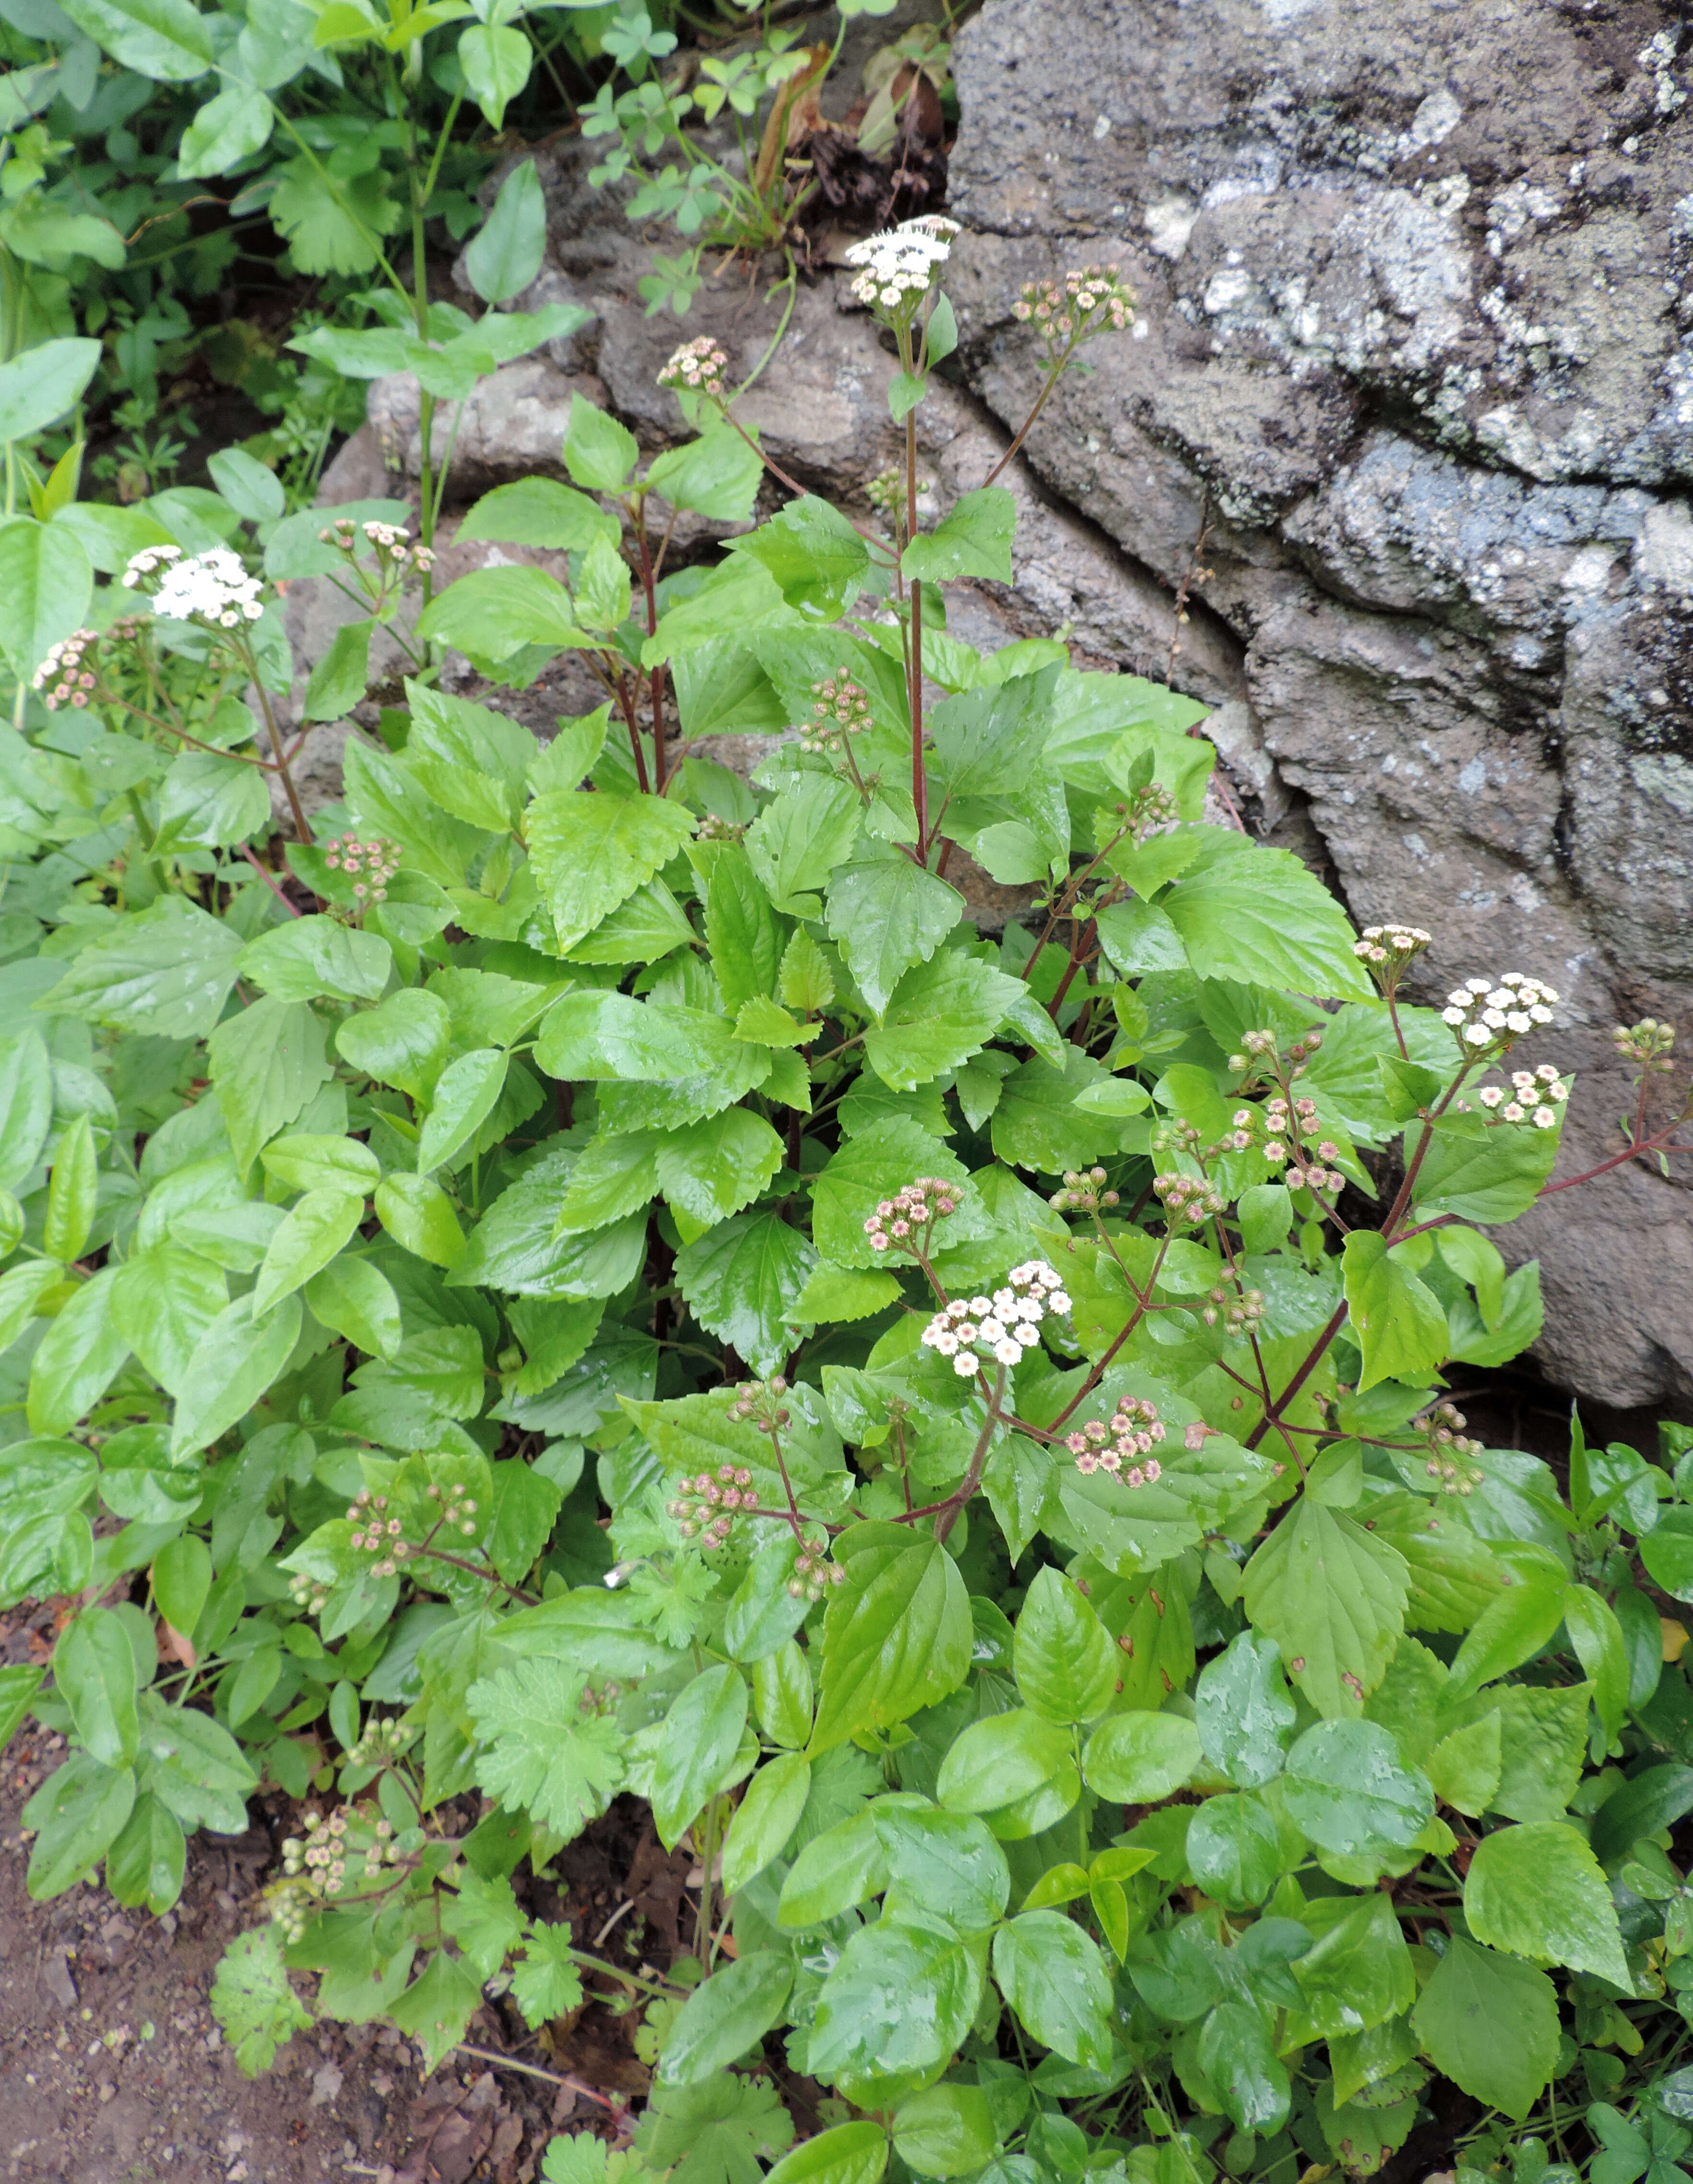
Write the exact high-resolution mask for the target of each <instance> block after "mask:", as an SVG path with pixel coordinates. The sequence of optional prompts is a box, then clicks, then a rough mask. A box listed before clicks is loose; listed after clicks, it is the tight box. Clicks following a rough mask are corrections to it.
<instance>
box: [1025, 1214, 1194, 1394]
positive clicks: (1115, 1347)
mask: <svg viewBox="0 0 1693 2184" xmlns="http://www.w3.org/2000/svg"><path fill="white" fill-rule="evenodd" d="M1169 1248H1170V1239H1169V1237H1168V1236H1166V1237H1165V1239H1164V1240H1163V1242H1162V1243H1161V1244H1160V1245H1159V1246H1158V1256H1157V1257H1156V1259H1155V1260H1154V1261H1153V1262H1152V1267H1151V1271H1150V1273H1148V1275H1147V1277H1146V1288H1145V1290H1144V1292H1143V1291H1142V1290H1140V1289H1139V1286H1138V1285H1137V1284H1136V1282H1135V1280H1134V1277H1133V1275H1132V1274H1131V1273H1129V1271H1128V1268H1127V1267H1123V1275H1124V1279H1126V1280H1127V1281H1128V1285H1129V1287H1130V1289H1131V1290H1133V1291H1134V1298H1135V1305H1134V1310H1133V1312H1131V1313H1130V1315H1129V1318H1128V1325H1127V1326H1125V1327H1124V1328H1123V1329H1122V1332H1121V1334H1117V1335H1115V1336H1113V1338H1112V1340H1111V1346H1110V1348H1109V1349H1107V1350H1106V1351H1105V1354H1104V1355H1103V1356H1102V1357H1101V1358H1100V1362H1099V1363H1098V1364H1097V1365H1095V1366H1094V1368H1093V1370H1092V1371H1091V1372H1090V1373H1089V1375H1088V1377H1087V1379H1085V1380H1083V1383H1082V1385H1081V1386H1080V1387H1079V1388H1078V1390H1076V1392H1075V1394H1074V1395H1073V1396H1072V1397H1071V1398H1070V1400H1069V1401H1068V1402H1067V1403H1066V1405H1065V1406H1064V1407H1063V1409H1062V1410H1061V1412H1059V1413H1058V1416H1057V1417H1056V1418H1055V1419H1054V1420H1053V1421H1052V1424H1051V1427H1050V1431H1051V1432H1053V1433H1056V1432H1057V1430H1058V1429H1059V1428H1060V1426H1061V1425H1062V1424H1064V1422H1065V1420H1066V1418H1069V1417H1070V1416H1071V1415H1072V1413H1073V1412H1076V1411H1078V1410H1079V1409H1080V1408H1081V1407H1082V1405H1083V1403H1084V1402H1086V1401H1087V1400H1088V1398H1089V1396H1091V1395H1092V1394H1093V1392H1094V1389H1095V1388H1097V1387H1098V1386H1099V1385H1100V1381H1101V1380H1102V1379H1104V1378H1105V1373H1106V1370H1107V1368H1109V1367H1110V1364H1111V1360H1112V1358H1113V1357H1116V1356H1117V1352H1118V1351H1119V1350H1121V1349H1122V1346H1123V1344H1124V1343H1125V1342H1127V1341H1128V1338H1129V1336H1130V1335H1131V1334H1133V1332H1134V1330H1135V1329H1136V1328H1137V1327H1139V1324H1140V1323H1141V1321H1142V1320H1143V1319H1144V1318H1145V1317H1146V1314H1147V1312H1148V1311H1149V1310H1150V1306H1149V1304H1148V1301H1147V1300H1148V1299H1149V1298H1150V1296H1151V1295H1152V1292H1153V1290H1155V1289H1156V1287H1157V1285H1158V1271H1159V1268H1161V1267H1162V1265H1163V1263H1164V1255H1165V1253H1166V1252H1167V1251H1168V1250H1169ZM1112 1256H1113V1257H1116V1256H1117V1255H1116V1253H1115V1252H1114V1253H1113V1254H1112ZM1117 1264H1118V1265H1119V1266H1122V1260H1121V1259H1120V1258H1118V1259H1117Z"/></svg>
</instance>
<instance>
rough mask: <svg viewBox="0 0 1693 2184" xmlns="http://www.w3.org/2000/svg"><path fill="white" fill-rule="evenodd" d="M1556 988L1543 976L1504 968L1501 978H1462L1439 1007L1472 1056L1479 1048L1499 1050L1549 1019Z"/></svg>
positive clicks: (1442, 1017) (1504, 1049) (1446, 1021)
mask: <svg viewBox="0 0 1693 2184" xmlns="http://www.w3.org/2000/svg"><path fill="white" fill-rule="evenodd" d="M1557 998H1558V995H1557V988H1556V987H1555V986H1549V985H1547V984H1546V983H1545V981H1544V980H1543V979H1540V978H1524V977H1523V973H1522V972H1520V971H1507V972H1506V973H1505V974H1504V976H1503V977H1502V978H1497V979H1494V978H1466V979H1465V981H1464V983H1463V984H1462V986H1455V987H1453V989H1452V990H1451V993H1449V994H1448V995H1447V996H1446V1006H1445V1008H1443V1009H1442V1010H1441V1011H1440V1021H1441V1022H1443V1023H1447V1024H1450V1025H1451V1028H1452V1030H1453V1032H1454V1034H1456V1038H1457V1041H1458V1044H1459V1045H1460V1046H1461V1047H1463V1048H1464V1049H1465V1050H1467V1053H1469V1054H1470V1055H1471V1056H1476V1057H1479V1054H1480V1052H1481V1051H1482V1050H1490V1051H1492V1052H1495V1053H1498V1054H1503V1053H1504V1052H1505V1051H1506V1050H1507V1049H1508V1048H1509V1047H1510V1046H1511V1045H1512V1044H1513V1043H1514V1042H1515V1041H1516V1040H1518V1039H1522V1038H1523V1037H1525V1036H1526V1035H1527V1034H1529V1032H1531V1031H1534V1030H1535V1029H1537V1028H1539V1027H1540V1026H1541V1025H1543V1024H1549V1023H1551V1022H1552V1021H1553V1017H1552V1004H1553V1002H1554V1001H1556V1000H1557Z"/></svg>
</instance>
